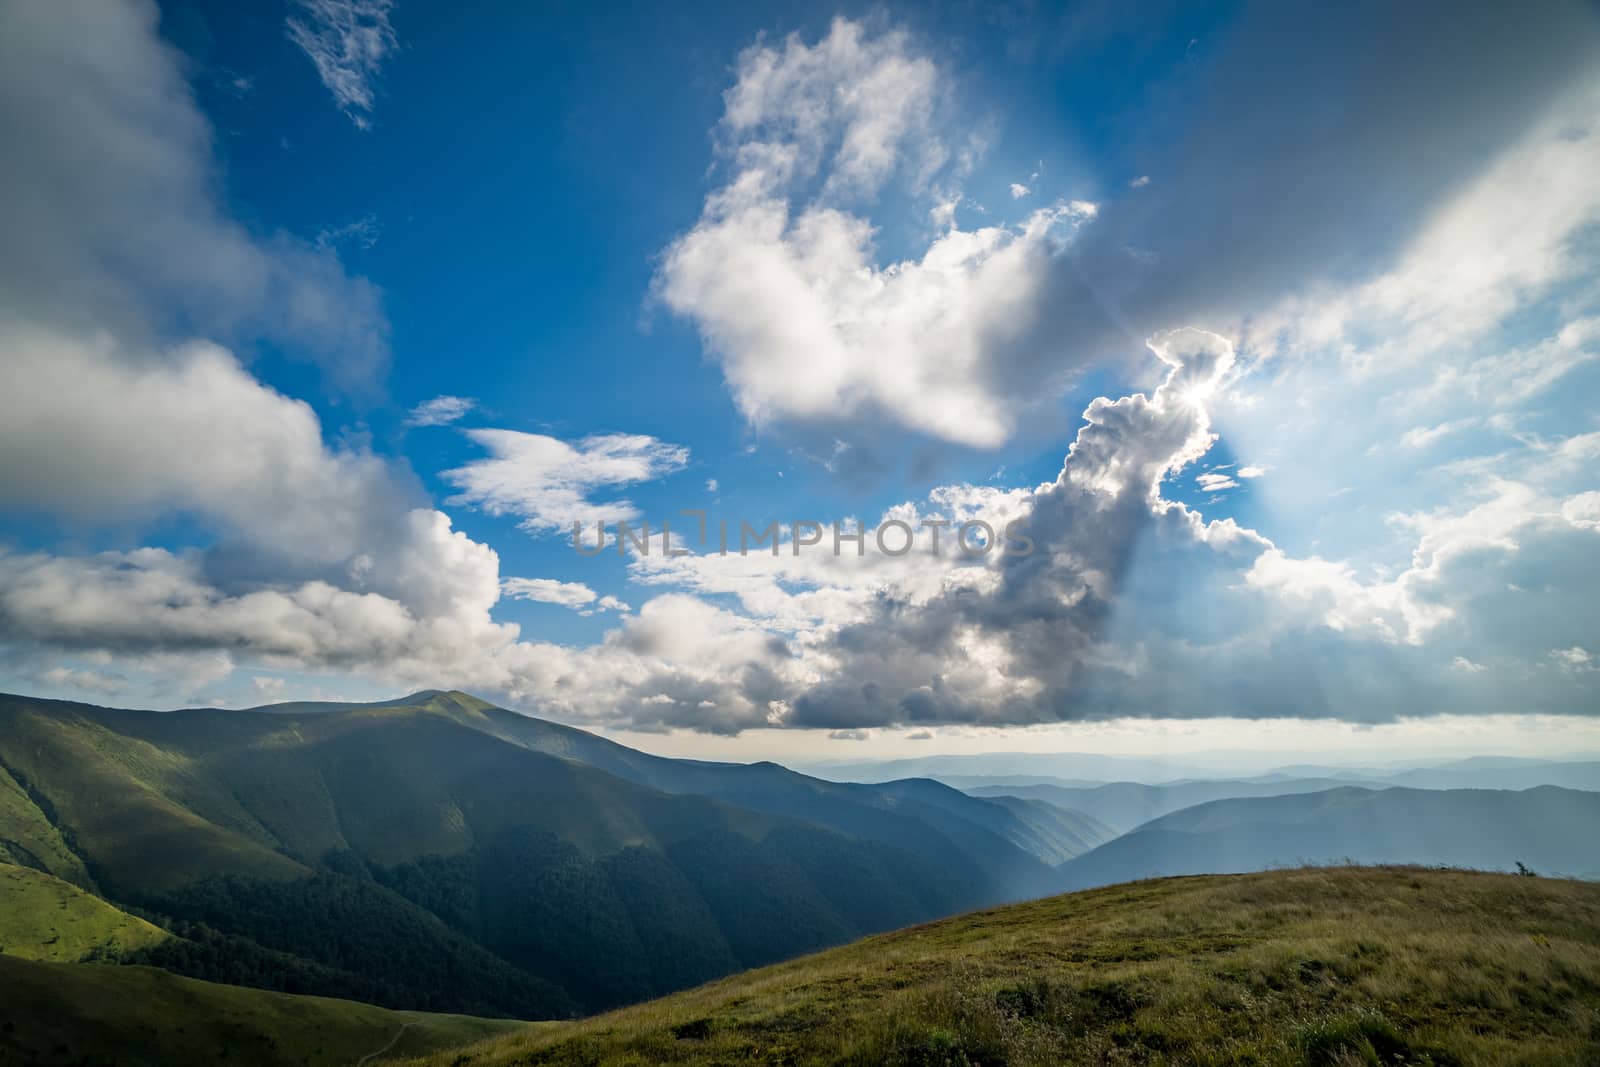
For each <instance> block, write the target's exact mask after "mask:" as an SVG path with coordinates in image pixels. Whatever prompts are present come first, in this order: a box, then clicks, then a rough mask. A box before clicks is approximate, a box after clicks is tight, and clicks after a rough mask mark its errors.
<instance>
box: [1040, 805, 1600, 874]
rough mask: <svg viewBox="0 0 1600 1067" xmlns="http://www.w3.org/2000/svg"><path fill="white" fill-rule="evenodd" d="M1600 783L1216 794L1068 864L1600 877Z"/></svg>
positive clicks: (1103, 869) (1165, 869)
mask: <svg viewBox="0 0 1600 1067" xmlns="http://www.w3.org/2000/svg"><path fill="white" fill-rule="evenodd" d="M1597 826H1600V793H1592V792H1583V791H1580V790H1575V789H1561V788H1559V787H1556V786H1540V787H1538V788H1535V789H1528V790H1525V791H1522V792H1511V791H1507V790H1497V789H1450V790H1425V789H1405V788H1392V789H1362V788H1356V787H1353V786H1345V787H1341V788H1338V789H1329V790H1325V791H1323V792H1318V793H1303V794H1298V795H1291V796H1275V797H1249V798H1240V799H1230V800H1215V801H1212V802H1210V803H1206V804H1199V805H1196V806H1194V807H1191V808H1185V809H1184V810H1182V811H1178V812H1174V813H1172V814H1170V815H1165V816H1163V817H1161V818H1159V819H1155V820H1153V821H1151V822H1147V823H1145V824H1144V825H1142V826H1140V827H1139V828H1138V829H1136V830H1133V831H1132V832H1130V833H1127V834H1124V835H1122V836H1121V837H1118V838H1116V839H1115V840H1112V841H1109V842H1107V843H1106V844H1104V845H1101V846H1100V847H1099V848H1096V849H1094V850H1092V851H1090V852H1086V853H1084V854H1083V855H1081V856H1078V857H1076V858H1074V859H1071V860H1068V861H1067V862H1066V863H1064V864H1062V865H1061V872H1062V874H1063V875H1065V877H1066V879H1067V883H1068V885H1069V886H1070V887H1071V888H1073V889H1084V888H1089V887H1092V886H1101V885H1110V884H1112V883H1116V882H1127V881H1133V880H1135V879H1140V878H1152V877H1157V876H1164V875H1173V874H1229V873H1234V872H1242V871H1258V870H1264V869H1267V868H1271V867H1283V866H1295V865H1299V864H1329V863H1366V864H1377V863H1416V864H1426V865H1430V866H1450V867H1471V868H1479V869H1489V870H1495V869H1500V870H1504V869H1509V868H1511V867H1513V866H1514V865H1515V864H1517V863H1519V862H1520V863H1523V864H1525V865H1526V866H1528V867H1529V868H1531V869H1533V870H1535V871H1538V872H1542V873H1545V874H1559V875H1567V876H1572V877H1579V878H1596V877H1600V834H1596V833H1595V828H1596V827H1597Z"/></svg>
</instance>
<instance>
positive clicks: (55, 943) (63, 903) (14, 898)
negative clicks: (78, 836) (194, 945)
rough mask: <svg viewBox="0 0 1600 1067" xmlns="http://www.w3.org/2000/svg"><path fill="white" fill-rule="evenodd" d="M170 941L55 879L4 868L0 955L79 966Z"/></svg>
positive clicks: (154, 928) (156, 930) (0, 897)
mask: <svg viewBox="0 0 1600 1067" xmlns="http://www.w3.org/2000/svg"><path fill="white" fill-rule="evenodd" d="M169 936H171V935H169V934H168V933H167V932H166V931H165V930H163V929H161V928H160V927H159V926H152V925H151V924H150V923H147V922H145V921H144V920H143V919H139V918H135V917H134V916H132V915H129V914H127V913H126V912H124V911H120V910H118V909H117V908H114V907H112V906H111V905H110V904H107V903H106V902H105V901H103V900H101V899H100V898H99V897H96V896H94V895H93V894H91V893H86V892H84V891H83V890H82V889H79V888H78V887H77V886H75V885H73V884H72V883H70V882H63V881H62V880H61V879H59V878H57V877H55V876H54V875H49V874H45V873H44V872H42V871H34V870H29V869H28V868H26V867H15V866H12V865H11V864H9V863H0V955H6V956H15V957H20V958H22V959H28V960H51V961H54V962H58V963H75V962H77V961H78V960H81V959H83V958H84V957H86V956H89V955H93V954H113V955H114V954H119V953H123V952H135V951H138V950H139V949H144V948H149V947H151V946H153V945H159V944H160V943H161V942H163V941H165V940H166V939H167V938H168V937H169Z"/></svg>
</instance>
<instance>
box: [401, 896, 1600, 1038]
mask: <svg viewBox="0 0 1600 1067" xmlns="http://www.w3.org/2000/svg"><path fill="white" fill-rule="evenodd" d="M417 1062H419V1063H426V1064H431V1065H446V1064H448V1065H452V1067H463V1065H467V1064H472V1065H498V1064H559V1065H567V1064H584V1065H618V1067H620V1065H644V1064H770V1065H802V1064H841V1065H843V1064H851V1065H862V1067H867V1065H873V1067H876V1065H879V1064H900V1065H907V1067H967V1065H974V1067H1000V1065H1033V1064H1039V1065H1043V1064H1062V1063H1105V1064H1119V1063H1173V1064H1178V1063H1184V1064H1218V1065H1221V1064H1250V1063H1259V1064H1280V1063H1304V1064H1341V1065H1342V1064H1378V1063H1382V1064H1397V1063H1409V1064H1435V1065H1439V1067H1443V1065H1447V1064H1545V1063H1549V1064H1571V1063H1586V1062H1589V1063H1600V885H1594V884H1590V883H1582V882H1569V881H1561V880H1554V879H1544V878H1519V877H1514V876H1509V875H1497V874H1480V873H1473V872H1463V871H1438V870H1423V869H1409V868H1393V867H1390V868H1322V869H1318V868H1313V869H1302V870H1294V871H1275V872H1268V873H1263V874H1254V875H1235V876H1207V877H1195V878H1173V879H1163V880H1158V881H1150V882H1139V883H1133V884H1130V885H1124V886H1113V887H1110V888H1106V889H1100V890H1094V891H1090V892H1086V893H1076V894H1071V895H1068V896H1064V897H1056V898H1053V899H1049V900H1043V901H1037V902H1034V903H1030V904H1024V905H1018V906H1015V907H1009V908H1002V909H998V910H994V911H988V912H980V913H975V914H972V915H967V916H961V917H958V918H955V919H950V920H946V921H943V922H938V923H932V924H929V925H926V926H922V927H917V928H913V929H910V930H903V931H899V932H896V933H892V934H886V935H882V936H879V937H873V938H868V939H866V940H864V941H861V942H857V943H856V944H853V945H849V946H846V947H844V948H840V949H836V950H833V951H829V952H823V953H820V954H818V955H815V956H809V957H805V958H803V959H798V960H793V961H790V962H788V963H784V964H779V965H777V966H773V967H767V968H764V969H762V970H758V971H753V972H750V973H748V974H744V975H738V976H735V977H732V978H728V979H725V980H723V981H720V982H716V983H713V984H710V985H707V986H703V987H701V988H698V989H693V990H689V991H687V992H684V993H680V994H677V995H675V996H672V997H667V998H664V999H662V1000H658V1001H653V1002H651V1003H648V1004H642V1005H638V1006H635V1007H631V1008H626V1009H623V1010H621V1011H616V1012H612V1013H609V1014H607V1015H601V1016H597V1017H595V1018H592V1019H586V1020H582V1021H579V1022H575V1023H570V1024H562V1025H553V1026H547V1027H539V1028H536V1029H530V1030H527V1031H523V1032H519V1033H517V1034H514V1035H510V1036H508V1037H503V1038H500V1039H497V1040H495V1041H492V1042H487V1043H484V1044H480V1045H475V1046H469V1047H466V1048H463V1049H459V1050H451V1051H447V1052H441V1053H436V1054H434V1055H433V1056H432V1057H431V1058H429V1059H425V1060H420V1061H417Z"/></svg>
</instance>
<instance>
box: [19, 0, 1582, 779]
mask: <svg viewBox="0 0 1600 1067" xmlns="http://www.w3.org/2000/svg"><path fill="white" fill-rule="evenodd" d="M629 7H634V5H629ZM640 7H641V8H642V9H635V10H623V9H622V6H620V5H580V4H564V3H554V4H545V5H524V4H483V5H472V6H471V7H470V9H462V8H460V7H440V6H439V5H424V4H420V3H414V2H408V0H286V2H285V0H271V2H265V0H263V2H254V0H250V2H239V3H202V2H196V0H173V2H170V3H162V4H159V5H158V4H156V3H154V2H150V0H101V2H89V0H82V2H78V0H63V2H61V3H55V4H49V5H45V4H33V3H27V2H24V0H0V143H3V144H4V145H5V146H6V150H5V151H4V152H3V153H0V236H3V240H0V689H4V690H6V691H12V692H23V693H30V694H35V695H40V696H48V697H59V698H64V699H72V700H84V701H89V702H94V703H106V704H115V705H119V706H138V707H152V708H176V707H188V706H219V707H235V708H238V707H250V706H255V705H260V704H265V703H270V702H275V701H280V700H297V699H328V700H365V699H382V698H388V697H392V696H396V695H399V694H403V693H406V692H410V691H414V690H418V689H424V688H460V689H464V690H467V691H470V692H473V693H475V694H478V695H481V696H483V697H485V698H487V699H491V700H494V701H496V702H498V703H501V704H504V705H505V706H507V707H512V708H515V709H517V710H521V711H525V712H528V713H530V714H536V715H541V716H546V717H549V718H554V719H559V720H561V721H564V722H569V723H573V724H576V725H580V726H583V727H586V728H589V729H594V730H598V731H602V732H605V733H607V734H609V735H611V736H615V737H618V738H619V739H623V740H625V741H627V742H629V743H633V744H638V745H640V746H641V747H645V748H648V749H651V750H653V751H663V752H669V753H671V754H675V755H690V754H706V755H715V756H718V757H721V758H752V759H754V758H793V759H797V760H799V759H806V760H826V759H866V758H886V757H894V756H903V755H911V754H924V753H931V752H934V751H940V752H944V751H948V752H970V751H1015V750H1023V749H1043V750H1060V751H1068V750H1082V751H1106V752H1129V751H1161V752H1183V751H1194V752H1199V751H1212V750H1219V749H1251V750H1261V751H1266V750H1269V749H1270V750H1271V751H1273V752H1290V753H1293V752H1300V753H1316V752H1328V751H1332V750H1338V751H1341V752H1342V751H1346V750H1348V751H1350V752H1352V753H1359V754H1361V755H1362V758H1371V757H1372V756H1373V755H1374V754H1375V753H1378V754H1388V755H1392V756H1394V758H1400V757H1404V756H1407V755H1413V754H1420V753H1428V752H1441V753H1442V752H1450V753H1452V754H1465V753H1469V752H1486V753H1488V752H1493V753H1501V752H1504V753H1517V754H1528V755H1550V756H1559V755H1562V754H1570V753H1573V752H1578V751H1586V752H1587V751H1597V750H1600V611H1597V610H1596V608H1595V606H1594V605H1595V604H1596V603H1600V475H1597V473H1596V472H1597V470H1600V462H1597V461H1600V360H1597V358H1596V357H1597V355H1600V269H1597V253H1600V182H1596V181H1595V180H1594V177H1593V176H1594V175H1595V174H1597V173H1600V13H1597V10H1596V8H1595V7H1594V6H1593V5H1591V4H1585V3H1570V4H1569V3H1560V2H1552V3H1546V4H1539V5H1524V6H1522V9H1518V8H1517V7H1513V6H1511V5H1504V4H1493V3H1482V4H1478V3H1450V4H1430V3H1419V4H1408V5H1390V4H1379V3H1371V4H1365V3H1353V4H1342V5H1299V4H1279V3H1261V4H1250V3H1226V4H1214V5H1189V4H1185V5H1176V4H1164V3H1151V4H1145V5H1139V6H1138V7H1137V8H1134V7H1133V6H1130V5H1122V4H1113V3H1100V2H1088V3H1080V4H1068V5H1050V4H1021V3H1019V4H1005V3H1000V4H992V5H972V4H968V3H955V2H952V3H933V4H922V3H919V4H915V5H911V4H907V5H895V4H871V5H854V4H843V5H840V6H838V7H836V8H822V7H819V6H817V5H799V4H793V5H791V4H738V5H731V4H730V5H725V6H715V5H705V6H698V5H697V6H695V7H694V9H693V10H691V9H690V8H689V7H688V6H684V5H655V6H654V9H651V8H643V7H642V6H640ZM619 523H621V524H626V526H627V530H626V531H620V530H619V527H618V524H619ZM774 523H776V524H777V526H776V527H775V529H773V530H771V531H769V524H774ZM574 524H577V525H578V528H579V530H580V536H578V537H577V538H576V539H575V538H574V533H573V531H574ZM664 524H665V525H667V526H669V527H670V529H671V534H670V537H667V536H664V535H663V525H664ZM724 524H725V525H724ZM646 525H647V526H648V528H649V532H648V534H642V533H640V530H641V528H642V527H644V526H646ZM597 528H598V530H599V531H600V532H599V534H597V533H596V530H597ZM723 529H726V530H728V531H729V533H728V535H727V538H728V540H727V543H728V544H729V545H730V548H729V550H728V551H727V552H726V553H724V552H723V551H721V550H720V546H721V544H723V543H724V542H723V538H722V535H721V531H722V530H723ZM858 531H864V537H863V539H862V540H861V541H860V542H859V547H858V542H856V541H854V540H851V539H850V535H851V534H853V533H856V532H858ZM629 532H631V533H632V534H633V535H634V536H631V537H630V536H629ZM702 533H703V536H702ZM763 533H770V534H771V535H772V536H770V537H769V539H767V540H764V541H759V542H758V541H757V535H759V534H763ZM741 535H742V536H743V537H744V539H745V540H744V548H745V551H743V552H741V551H740V543H741ZM597 537H602V538H604V547H603V549H600V550H599V551H585V549H590V550H593V549H594V548H595V547H596V546H597V545H599V544H600V543H601V542H600V541H598V540H597ZM941 539H942V540H941ZM774 543H775V544H776V551H775V552H774V551H773V546H774ZM752 545H754V547H752Z"/></svg>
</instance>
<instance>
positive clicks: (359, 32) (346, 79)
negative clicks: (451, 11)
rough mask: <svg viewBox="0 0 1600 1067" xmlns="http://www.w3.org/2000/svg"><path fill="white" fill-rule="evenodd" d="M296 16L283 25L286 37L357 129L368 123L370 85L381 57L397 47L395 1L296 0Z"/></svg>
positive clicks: (370, 95)
mask: <svg viewBox="0 0 1600 1067" xmlns="http://www.w3.org/2000/svg"><path fill="white" fill-rule="evenodd" d="M294 3H295V7H296V8H297V9H298V10H299V12H300V15H301V16H303V17H300V16H296V15H290V16H289V19H288V21H287V23H286V27H287V31H288V34H289V39H290V40H291V41H293V42H294V43H295V44H297V45H299V46H300V50H301V51H303V52H305V54H306V55H307V56H309V57H310V59H311V62H312V63H313V64H315V65H316V68H317V76H318V77H320V78H321V79H322V84H323V85H325V86H327V87H328V91H329V92H331V93H332V94H333V99H334V101H335V102H337V103H338V105H339V109H340V110H341V111H343V112H344V113H345V114H346V115H347V116H349V118H350V121H351V122H353V123H355V124H356V126H357V127H358V128H359V129H363V130H365V129H368V128H369V127H370V126H371V125H372V117H371V116H372V108H373V105H374V103H375V100H374V93H375V86H374V83H375V82H376V80H377V77H378V75H379V73H380V72H381V71H382V70H383V63H384V60H385V59H387V58H388V57H389V55H390V54H391V53H393V52H395V51H396V50H397V49H399V47H400V40H399V38H398V37H396V36H395V32H394V27H393V26H391V25H390V24H389V12H390V11H391V10H393V8H394V0H294Z"/></svg>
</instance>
